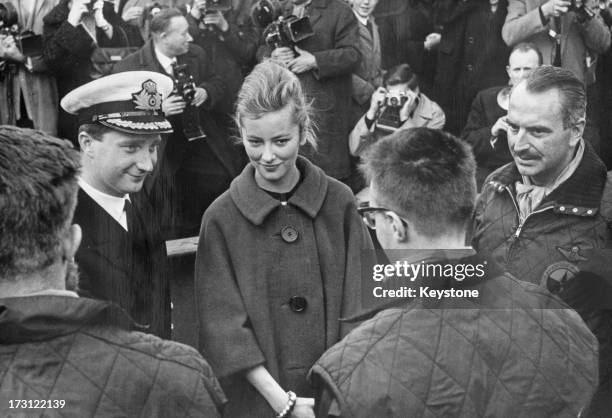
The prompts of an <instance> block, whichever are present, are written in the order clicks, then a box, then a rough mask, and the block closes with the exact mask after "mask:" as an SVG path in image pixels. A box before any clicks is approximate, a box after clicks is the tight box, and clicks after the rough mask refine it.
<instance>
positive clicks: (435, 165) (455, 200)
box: [362, 128, 476, 238]
mask: <svg viewBox="0 0 612 418" xmlns="http://www.w3.org/2000/svg"><path fill="white" fill-rule="evenodd" d="M362 170H363V172H364V174H365V176H366V178H367V180H368V181H369V182H370V183H371V184H372V187H373V188H374V190H375V192H376V197H377V202H376V203H377V206H383V207H386V208H388V209H391V210H393V211H395V212H397V213H398V214H400V215H402V216H405V217H406V218H407V219H410V220H411V221H412V222H414V224H415V229H416V230H417V232H419V234H421V235H424V236H427V237H431V238H436V237H440V236H441V235H443V234H445V233H448V231H449V229H452V230H454V231H464V230H466V228H467V226H468V224H469V222H470V219H471V216H472V213H473V210H474V203H475V200H476V180H475V173H476V162H475V160H474V155H473V154H472V149H471V147H470V146H469V145H468V144H466V143H465V142H463V141H461V140H460V139H458V138H456V137H454V136H453V135H451V134H449V133H446V132H443V131H441V130H438V129H430V128H412V129H401V130H398V131H396V132H394V133H393V134H391V135H389V136H387V137H385V138H383V139H381V140H380V141H378V142H376V143H374V144H373V145H372V146H371V147H370V148H369V149H368V151H367V152H366V153H365V155H364V156H363V165H362Z"/></svg>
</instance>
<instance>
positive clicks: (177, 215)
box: [113, 9, 246, 236]
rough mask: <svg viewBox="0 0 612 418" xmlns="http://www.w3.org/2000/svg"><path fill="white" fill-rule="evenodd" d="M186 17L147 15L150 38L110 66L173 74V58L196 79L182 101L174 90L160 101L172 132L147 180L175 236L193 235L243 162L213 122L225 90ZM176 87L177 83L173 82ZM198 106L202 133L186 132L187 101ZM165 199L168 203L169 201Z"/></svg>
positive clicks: (171, 11)
mask: <svg viewBox="0 0 612 418" xmlns="http://www.w3.org/2000/svg"><path fill="white" fill-rule="evenodd" d="M188 29H189V25H188V23H187V20H186V19H185V17H183V15H182V14H181V12H180V11H178V10H177V9H165V10H162V11H161V12H159V13H158V14H157V15H155V17H154V18H153V20H152V21H151V34H152V36H151V39H150V40H149V41H148V42H147V43H146V44H145V45H144V46H143V47H142V48H141V49H140V50H139V51H137V52H136V53H134V54H132V55H130V56H128V57H127V58H125V59H124V60H122V61H120V62H119V63H117V65H116V66H115V68H114V69H113V72H115V73H118V72H122V71H133V70H146V71H156V72H158V73H161V74H166V75H169V76H175V74H174V70H173V64H174V63H176V64H179V65H183V64H185V65H187V71H188V73H189V74H190V75H191V76H192V77H193V81H194V83H195V97H194V99H193V101H192V102H191V103H186V102H185V100H183V98H182V97H181V96H179V95H173V96H171V97H170V98H169V99H168V100H166V101H165V103H164V109H163V110H164V114H165V115H167V116H169V120H170V123H171V124H172V127H173V131H174V132H173V134H172V135H170V136H169V137H168V138H167V142H166V144H165V148H164V150H163V152H162V155H161V159H160V172H159V176H157V179H156V181H155V183H152V184H151V185H147V192H148V194H149V196H150V200H151V201H152V203H153V205H154V207H155V208H156V211H158V212H159V217H160V218H161V219H162V220H163V221H165V220H166V219H169V218H171V220H170V221H171V222H172V225H168V226H166V225H164V228H166V227H167V228H168V229H169V231H168V232H167V233H168V234H170V235H175V236H191V235H196V234H197V232H198V230H199V226H200V219H201V217H202V214H203V213H204V211H205V210H206V208H207V207H208V205H210V203H212V201H213V200H214V199H216V198H217V196H219V195H220V194H221V193H223V192H224V191H225V190H226V189H227V188H228V187H229V184H230V182H231V180H232V179H233V178H234V177H235V176H236V175H237V174H238V173H239V172H240V170H241V168H242V166H243V165H244V163H245V161H246V160H245V159H244V157H243V154H242V153H241V151H240V150H239V148H238V147H237V146H235V145H234V144H233V143H232V141H231V140H230V139H229V137H228V134H227V132H225V131H224V130H223V129H222V128H221V126H220V125H219V124H218V123H216V121H215V120H214V118H213V116H212V115H211V113H210V112H211V110H212V109H213V108H215V107H216V106H217V104H218V103H219V102H220V100H221V99H222V98H223V96H224V95H225V94H226V90H225V85H224V83H223V81H222V80H221V78H219V77H218V76H217V75H216V74H215V73H214V70H213V66H212V62H211V61H210V57H209V56H207V55H206V53H205V52H204V50H202V49H201V48H200V47H198V46H197V45H194V44H192V43H190V42H191V41H192V40H193V39H192V37H191V36H190V35H189V32H188ZM175 87H176V86H175ZM187 105H191V106H195V107H196V108H197V113H198V116H199V121H200V128H201V130H202V131H203V133H204V135H205V137H200V138H197V139H196V138H188V137H187V136H186V135H185V133H184V129H183V128H184V127H185V126H184V125H185V124H184V120H183V114H184V112H185V111H186V106H187ZM168 202H170V206H169V207H168Z"/></svg>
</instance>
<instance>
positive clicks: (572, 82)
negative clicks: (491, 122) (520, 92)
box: [515, 65, 587, 129]
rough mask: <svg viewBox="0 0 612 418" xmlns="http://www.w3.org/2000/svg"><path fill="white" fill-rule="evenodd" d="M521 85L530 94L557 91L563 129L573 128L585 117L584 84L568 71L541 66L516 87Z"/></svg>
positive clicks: (550, 66)
mask: <svg viewBox="0 0 612 418" xmlns="http://www.w3.org/2000/svg"><path fill="white" fill-rule="evenodd" d="M523 83H525V88H526V90H527V91H528V92H530V93H544V92H547V91H549V90H551V89H557V90H558V91H559V96H560V103H559V104H560V105H561V112H562V114H561V117H562V120H563V127H564V128H566V129H567V128H569V127H571V126H574V125H575V124H576V123H577V122H578V121H579V120H580V119H583V118H585V117H586V106H587V99H586V91H585V89H584V84H583V83H582V81H580V80H579V79H578V78H577V77H576V76H575V75H574V73H572V72H571V71H570V70H566V69H565V68H559V67H553V66H552V65H542V66H541V67H538V68H535V69H534V70H533V71H532V72H531V73H530V74H529V76H528V77H527V78H526V79H525V80H522V81H521V82H520V83H518V85H517V86H520V85H522V84H523ZM515 88H516V87H515Z"/></svg>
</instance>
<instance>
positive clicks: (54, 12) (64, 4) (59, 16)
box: [43, 0, 70, 25]
mask: <svg viewBox="0 0 612 418" xmlns="http://www.w3.org/2000/svg"><path fill="white" fill-rule="evenodd" d="M68 1H69V0H62V1H61V2H59V3H58V4H57V6H55V7H54V8H53V9H51V11H50V12H49V13H48V14H47V15H46V16H45V17H44V18H43V22H45V23H46V24H47V25H58V24H60V23H62V22H63V21H65V20H66V19H67V18H68V13H69V12H70V9H68Z"/></svg>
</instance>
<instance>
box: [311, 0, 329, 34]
mask: <svg viewBox="0 0 612 418" xmlns="http://www.w3.org/2000/svg"><path fill="white" fill-rule="evenodd" d="M327 3H328V0H312V3H311V4H310V12H309V14H308V18H309V19H310V25H311V26H312V27H314V25H315V24H316V23H317V22H318V21H319V19H321V17H323V9H325V7H327Z"/></svg>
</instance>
